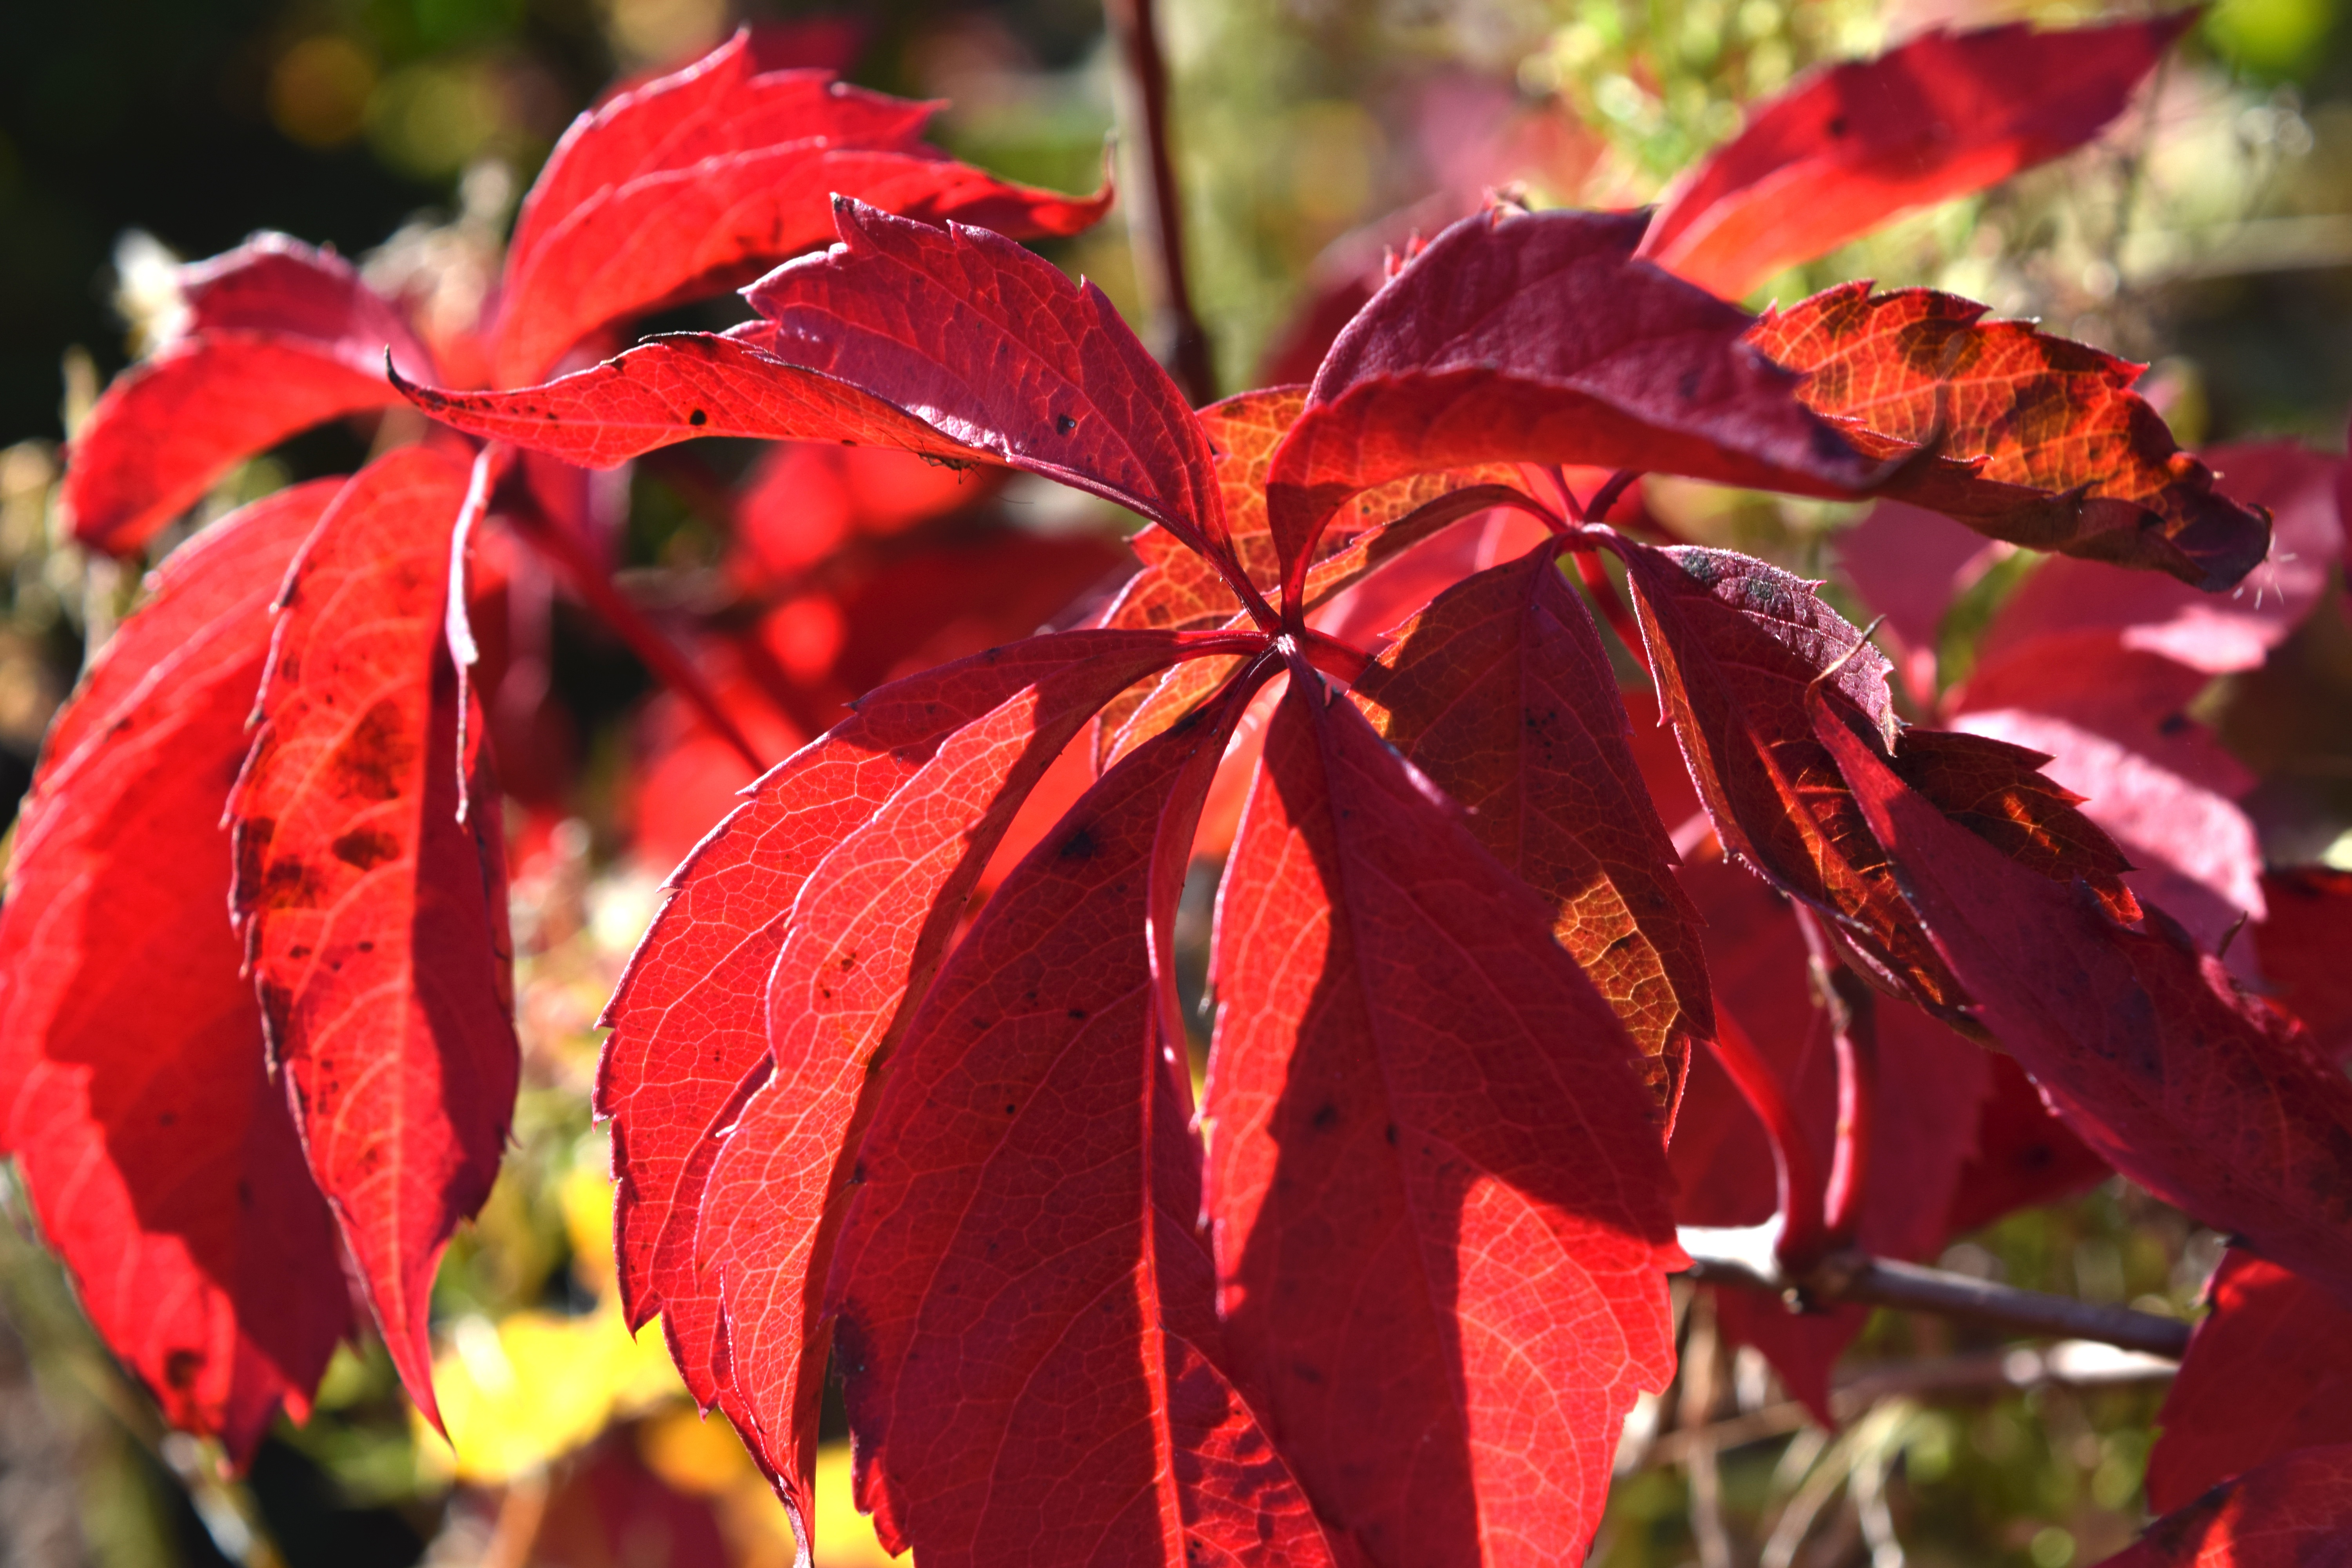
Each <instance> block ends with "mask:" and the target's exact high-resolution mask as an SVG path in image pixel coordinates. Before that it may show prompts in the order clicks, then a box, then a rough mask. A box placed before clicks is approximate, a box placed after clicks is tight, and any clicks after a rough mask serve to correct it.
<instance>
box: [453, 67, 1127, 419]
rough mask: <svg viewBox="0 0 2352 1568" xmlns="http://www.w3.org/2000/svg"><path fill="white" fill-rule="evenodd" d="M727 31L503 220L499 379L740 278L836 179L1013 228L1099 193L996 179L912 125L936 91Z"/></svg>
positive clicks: (822, 221)
mask: <svg viewBox="0 0 2352 1568" xmlns="http://www.w3.org/2000/svg"><path fill="white" fill-rule="evenodd" d="M753 56H754V49H753V47H752V42H751V37H750V36H749V35H748V34H747V33H739V34H738V35H737V36H736V37H734V38H733V39H732V40H730V42H728V43H726V44H724V45H722V46H720V47H719V48H718V49H715V50H713V51H712V52H711V53H710V54H709V55H707V56H705V57H704V58H701V59H700V60H698V61H696V62H695V63H694V64H693V65H691V66H689V67H688V68H686V69H684V70H682V71H679V72H677V73H676V74H675V75H672V76H667V77H664V78H662V79H659V80H656V81H652V82H648V83H646V84H645V85H644V86H642V87H639V88H636V89H632V90H630V91H627V92H625V93H622V94H621V95H619V96H618V97H616V98H614V99H613V100H610V101H609V102H606V103H604V105H602V106H600V107H599V108H597V109H596V110H594V111H593V112H592V113H589V114H586V115H583V116H582V117H581V118H580V119H579V120H578V121H574V122H573V124H572V129H571V130H569V131H567V132H565V133H564V137H563V140H562V142H559V143H558V144H557V146H556V149H555V152H554V153H552V154H551V156H550V157H549V159H548V163H547V167H546V169H545V170H544V171H543V172H542V173H541V176H540V178H539V181H538V183H537V184H536V185H535V186H534V187H533V189H532V191H531V193H530V196H529V197H528V198H527V199H526V200H525V202H524V204H523V208H522V212H521V215H520V216H519V217H518V219H517V220H516V224H515V237H514V242H513V244H512V246H511V247H509V252H508V260H507V269H506V275H505V279H504V281H503V285H502V289H501V294H500V300H501V308H500V310H499V315H498V319H497V322H496V325H495V327H494V329H493V334H494V342H495V350H494V353H495V356H496V362H497V366H498V373H499V379H500V380H501V381H502V382H503V383H505V384H509V385H513V384H519V383H523V382H529V381H530V380H532V379H533V378H535V377H537V376H540V375H541V374H545V372H546V371H547V369H548V367H549V366H550V365H551V364H552V363H555V361H556V359H557V358H558V357H559V356H560V355H561V354H562V353H563V351H564V350H566V349H568V348H570V347H571V346H572V344H573V343H575V342H578V341H579V340H580V339H581V338H583V337H584V336H586V335H587V334H588V333H589V332H591V331H594V330H595V329H596V328H598V327H601V326H604V325H605V324H607V323H609V322H613V321H621V320H624V319H625V318H627V317H630V316H635V315H640V314H643V313H644V312H646V311H647V310H653V309H655V308H657V307H659V306H661V305H663V304H666V303H668V302H671V301H673V300H683V299H688V298H693V297H695V296H698V295H702V294H715V293H718V292H719V291H720V290H721V289H731V288H734V287H736V286H738V285H740V284H742V283H747V282H749V281H751V279H753V278H755V277H757V276H758V275H759V274H760V273H761V272H763V271H765V270H767V269H768V268H770V267H772V266H774V265H775V264H776V263H777V262H779V261H782V260H784V259H785V258H788V257H792V256H795V255H797V254H799V253H800V252H802V251H803V250H806V249H808V248H809V247H812V246H817V245H823V244H825V243H826V242H828V241H829V240H831V239H832V237H833V215H832V212H831V210H830V208H831V203H830V200H829V198H830V196H831V195H832V194H833V193H835V192H841V193H844V194H846V195H854V196H856V197H859V198H861V199H863V200H865V201H868V202H872V203H874V204H875V205H878V206H881V207H884V208H886V209H887V210H889V211H892V212H897V213H903V214H905V215H906V216H909V217H916V218H920V219H922V220H924V221H926V222H930V223H939V222H942V221H944V220H946V219H948V218H956V219H960V220H961V221H963V222H965V223H974V224H981V225H983V226H987V227H989V228H992V229H995V230H996V231H998V232H999V233H1002V234H1008V235H1011V236H1013V237H1016V238H1026V237H1032V236H1035V235H1046V234H1052V235H1067V234H1076V233H1077V232H1078V231H1079V230H1080V229H1083V228H1085V227H1087V226H1088V225H1090V224H1092V223H1093V222H1095V221H1096V220H1097V218H1099V217H1101V216H1102V215H1103V212H1104V211H1105V210H1106V209H1107V208H1108V206H1109V205H1110V193H1109V191H1108V188H1106V189H1105V190H1103V191H1102V192H1100V193H1099V194H1097V195H1095V196H1092V197H1084V198H1082V197H1069V196H1061V195H1055V194H1054V193H1052V192H1048V191H1038V190H1032V189H1029V188H1027V187H1025V186H1021V185H1013V184H1006V183H1004V182H1003V181H1001V180H997V179H995V178H993V177H992V176H991V175H989V174H985V173H984V172H982V171H981V170H979V169H975V168H972V167H971V166H970V165H969V164H965V163H956V162H954V161H953V160H951V159H949V158H947V157H945V156H943V155H942V154H940V153H938V152H937V151H936V150H934V149H932V148H929V147H926V146H924V145H923V143H922V141H921V136H922V127H923V122H924V121H926V120H928V119H929V117H930V115H931V113H932V111H933V110H935V109H936V108H937V107H938V106H937V105H936V104H929V103H913V102H907V101H904V100H897V99H890V98H886V97H884V96H882V95H881V94H879V93H873V92H867V91H866V90H864V89H859V88H854V87H850V86H848V85H847V84H845V83H843V82H837V81H835V80H834V79H833V76H832V73H831V72H830V71H822V70H790V71H761V70H760V69H759V68H758V64H757V61H756V60H755V59H754V58H753Z"/></svg>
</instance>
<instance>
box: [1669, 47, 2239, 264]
mask: <svg viewBox="0 0 2352 1568" xmlns="http://www.w3.org/2000/svg"><path fill="white" fill-rule="evenodd" d="M2194 19H2195V13H2194V12H2189V11H2184V12H2179V13H2176V14H2175V15H2173V16H2162V17H2156V18H2152V19H2150V20H2147V21H2144V22H2127V23H2124V24H2121V25H2119V26H2105V27H2083V28H2077V29H2074V30H2072V31H2065V32H2047V33H2038V32H2033V31H2030V30H2029V29H2027V28H2026V27H2025V26H2022V25H2021V24H2019V25H2011V26H2004V27H1988V28H1984V29H1981V30H1979V31H1973V32H1966V33H1958V34H1953V33H1946V32H1941V31H1937V32H1932V33H1927V34H1925V35H1923V36H1921V37H1916V38H1913V39H1911V40H1910V41H1909V42H1907V43H1906V44H1904V45H1903V46H1902V47H1899V48H1895V49H1891V50H1889V51H1887V53H1885V55H1883V56H1881V57H1879V58H1877V59H1874V60H1851V61H1846V62H1843V63H1841V64H1838V65H1834V66H1832V67H1830V68H1827V69H1826V70H1822V71H1820V72H1818V73H1816V74H1814V75H1812V76H1810V77H1808V78H1806V79H1804V80H1802V81H1801V82H1799V83H1798V84H1797V85H1796V86H1794V87H1792V88H1790V89H1789V90H1788V91H1787V92H1785V93H1782V94H1781V95H1780V97H1778V98H1776V99H1774V100H1772V101H1771V102H1769V103H1768V104H1765V105H1762V106H1760V107H1759V108H1758V109H1757V110H1754V111H1753V112H1752V113H1751V114H1750V116H1749V118H1748V127H1747V129H1746V130H1744V131H1742V132H1740V133H1739V134H1738V136H1736V137H1734V138H1732V140H1731V141H1729V142H1726V143H1725V144H1724V145H1723V146H1721V147H1718V148H1717V149H1716V150H1715V151H1714V152H1713V153H1709V154H1708V155H1707V156H1706V158H1705V159H1703V160H1701V161H1700V162H1699V163H1696V165H1694V166H1693V167H1692V168H1691V169H1690V170H1689V171H1688V172H1687V173H1685V174H1684V175H1683V177H1682V178H1681V179H1680V180H1678V181H1677V182H1676V183H1675V188H1674V190H1673V191H1672V192H1670V193H1669V194H1668V195H1667V196H1666V198H1665V200H1664V202H1663V203H1662V204H1661V205H1659V207H1658V211H1657V216H1655V217H1654V218H1653V219H1652V220H1651V222H1650V229H1649V232H1648V233H1647V234H1646V235H1644V236H1643V239H1642V251H1641V253H1642V255H1643V256H1645V257H1647V258H1650V259H1651V260H1653V261H1655V262H1656V263H1657V264H1658V265H1659V266H1661V267H1664V268H1666V269H1667V270H1668V271H1670V272H1675V273H1678V274H1680V275H1681V276H1682V277H1685V278H1687V279H1690V280H1691V281H1692V282H1694V283H1696V284H1697V285H1698V286H1699V287H1700V288H1702V289H1707V290H1709V291H1711V292H1713V293H1717V294H1721V295H1724V296H1725V297H1727V298H1730V299H1737V298H1738V297H1739V296H1740V295H1742V294H1745V293H1747V292H1748V290H1749V289H1753V288H1755V287H1756V286H1757V285H1758V284H1759V283H1761V282H1763V281H1764V280H1765V279H1767V278H1769V277H1770V276H1771V275H1772V274H1773V273H1775V272H1778V271H1780V269H1781V268H1784V267H1793V266H1795V265H1797V264H1798V263H1800V262H1803V261H1811V260H1812V259H1813V258H1815V257H1819V256H1825V255H1827V254H1828V253H1829V252H1830V251H1832V250H1834V249H1835V248H1837V247H1839V246H1841V245H1843V244H1844V243H1845V242H1846V241H1847V240H1849V239H1853V238H1854V237H1857V236H1860V235H1864V234H1867V233H1868V232H1870V231H1871V230H1872V229H1874V228H1877V227H1879V226H1882V225H1883V224H1885V222H1886V221H1887V220H1888V219H1890V218H1892V217H1894V216H1895V215H1897V214H1898V213H1902V212H1905V211H1907V210H1908V209H1910V208H1912V207H1916V206H1925V205H1927V204H1929V203H1931V202H1939V201H1943V200H1945V199H1947V198H1948V197H1951V196H1957V195H1965V194H1966V193H1968V192H1969V191H1973V190H1979V189H1981V188H1982V187H1984V186H1986V185H1990V184H1994V183H1996V182H1998V181H2000V180H2004V179H2007V178H2008V177H2009V176H2010V175H2011V174H2015V173H2017V172H2018V171H2019V170H2021V169H2027V168H2031V167H2032V166H2033V165H2034V164H2036V163H2044V162H2046V161H2048V160H2049V159H2052V158H2055V157H2057V156H2059V155H2060V154H2061V153H2066V152H2069V151H2071V150H2072V149H2074V148H2075V147H2078V146H2080V145H2082V144H2083V143H2084V142H2087V141H2089V140H2090V139H2091V138H2092V137H2094V136H2095V135H2097V134H2098V133H2099V132H2100V130H2101V129H2102V128H2103V127H2105V125H2106V124H2107V122H2108V121H2111V120H2113V119H2115V117H2116V115H2118V114H2120V113H2122V112H2123V110H2124V106H2125V104H2126V103H2127V102H2129V101H2130V99H2131V95H2132V89H2134V88H2136V87H2137V86H2138V85H2139V83H2140V80H2141V79H2143V78H2145V77H2146V76H2147V73H2148V72H2149V71H2150V70H2151V69H2153V68H2154V67H2155V65H2156V62H2157V61H2158V59H2160V58H2163V55H2164V51H2165V50H2166V49H2167V48H2168V47H2170V46H2171V44H2172V41H2173V40H2174V39H2175V38H2177V37H2179V36H2180V33H2181V30H2182V29H2183V28H2185V27H2187V26H2189V23H2190V22H2191V21H2192V20H2194Z"/></svg>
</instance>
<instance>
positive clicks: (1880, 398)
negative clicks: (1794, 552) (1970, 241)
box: [1748, 281, 2271, 593]
mask: <svg viewBox="0 0 2352 1568" xmlns="http://www.w3.org/2000/svg"><path fill="white" fill-rule="evenodd" d="M1870 289H1871V286H1870V284H1869V283H1868V282H1867V281H1859V282H1853V283H1841V284H1839V285H1837V286H1836V287H1835V288H1832V289H1824V290H1823V291H1822V292H1821V293H1819V294H1816V295H1814V296H1813V297H1812V298H1811V299H1810V300H1803V301H1801V302H1800V303H1798V304H1796V305H1792V306H1790V308H1789V309H1788V310H1769V311H1767V312H1766V313H1765V315H1764V316H1763V318H1762V319H1761V320H1759V321H1758V322H1757V323H1756V326H1755V330H1754V331H1751V332H1749V333H1748V342H1749V343H1750V344H1752V345H1753V346H1755V347H1756V348H1758V349H1760V350H1761V351H1763V352H1764V353H1767V354H1769V355H1770V356H1771V357H1772V359H1773V360H1774V361H1775V362H1776V363H1780V364H1782V365H1786V366H1787V367H1789V368H1790V369H1791V370H1795V371H1801V372H1802V373H1804V374H1805V377H1806V379H1805V382H1804V384H1803V388H1802V391H1801V396H1802V397H1803V398H1804V401H1805V404H1806V405H1807V406H1808V407H1810V408H1811V409H1812V410H1814V411H1815V412H1816V413H1819V414H1821V415H1822V416H1826V417H1828V418H1829V419H1831V420H1832V421H1833V422H1834V423H1835V424H1836V426H1837V427H1838V429H1839V430H1840V431H1841V432H1843V435H1844V436H1845V437H1846V438H1847V439H1849V440H1850V441H1852V442H1853V444H1854V445H1855V446H1856V447H1860V448H1861V449H1862V450H1864V452H1867V453H1869V454H1871V455H1872V456H1873V457H1876V458H1886V459H1890V460H1891V459H1895V458H1905V457H1910V456H1913V455H1915V454H1917V453H1919V452H1920V451H1921V450H1922V448H1923V446H1924V445H1925V444H1927V443H1930V442H1933V443H1935V444H1936V451H1935V455H1934V456H1933V457H1932V458H1929V459H1928V460H1926V461H1915V462H1910V463H1906V464H1904V465H1903V466H1902V467H1900V468H1897V469H1896V470H1895V472H1894V473H1893V474H1892V476H1891V477H1890V478H1889V479H1888V481H1887V483H1886V485H1885V489H1883V491H1882V492H1881V493H1883V494H1885V495H1889V496H1892V497H1894V498H1895V499H1896V500H1906V501H1910V502H1912V503H1913V504H1914V505H1917V506H1923V507H1927V508H1928V509H1929V510H1934V511H1940V512H1943V513H1944V514H1945V515H1947V516H1948V517H1953V518H1957V519H1958V520H1959V521H1962V522H1965V523H1967V524H1968V525H1969V527H1971V528H1973V529H1976V530H1977V531H1979V532H1981V533H1985V534H1988V535H1990V536H1991V537H1992V538H1995V539H2005V540H2008V541H2010V542H2013V543H2017V544H2023V545H2028V546H2030V547H2032V548H2033V549H2035V550H2052V551H2057V552H2061V553H2063V554H2067V555H2081V556H2087V557H2089V558H2091V559H2093V560H2098V561H2112V562H2115V563H2117V564H2119V565H2125V566H2140V567H2147V568H2150V569H2153V570H2156V571H2159V572H2168V573H2170V574H2172V575H2174V576H2176V577H2178V578H2179V579H2180V580H2181V581H2182V582H2184V583H2187V584H2190V585H2191V586H2194V587H2198V588H2202V589H2204V590H2206V591H2207V592H2209V593H2211V592H2218V591H2220V590H2221V589H2224V588H2229V587H2232V586H2234V585H2235V584H2237V583H2238V582H2239V580H2240V579H2242V578H2243V577H2244V576H2245V575H2246V574H2247V573H2248V572H2250V571H2252V569H2253V568H2254V566H2255V565H2256V564H2257V563H2260V562H2261V561H2262V559H2263V556H2264V555H2265V554H2267V553H2268V552H2269V550H2270V542H2271V529H2270V521H2269V519H2268V517H2267V516H2266V515H2265V514H2263V513H2262V512H2260V511H2257V510H2253V509H2252V508H2249V507H2247V506H2245V505H2242V504H2241V503H2240V502H2238V501H2235V500H2231V499H2230V498H2229V497H2227V496H2225V495H2222V494H2221V493H2219V492H2217V491H2216V490H2215V489H2214V488H2213V471H2212V470H2211V469H2210V468H2207V467H2206V466H2205V465H2204V464H2203V463H2201V462H2200V461H2198V460H2197V458H2194V457H2192V456H2190V455H2189V453H2187V452H2184V451H2182V450H2180V448H2179V446H2177V445H2176V444H2175V443H2174V441H2173V439H2172V433H2171V432H2170V431H2169V430H2168V429H2166V428H2165V425H2164V421H2163V419H2162V418H2160V417H2159V416H2158V414H2157V412H2156V410H2155V409H2153V408H2151V407H2150V406H2148V404H2147V399H2145V398H2143V397H2141V396H2140V395H2138V394H2137V393H2136V392H2134V391H2132V389H2131V387H2132V384H2133V383H2134V382H2135V381H2137V380H2138V379H2139V375H2140V372H2141V371H2142V370H2143V369H2145V368H2146V367H2145V366H2141V365H2136V364H2133V363H2129V362H2128V361H2126V360H2120V359H2117V358H2116V356H2115V355H2113V354H2110V353H2104V352H2102V351H2101V350H2098V349H2095V348H2091V347H2089V346H2088V345H2086V344H2083V343H2077V342H2068V341H2067V340H2065V339H2063V338H2054V337H2051V336H2049V335H2048V334H2046V333H2044V332H2042V331H2038V330H2037V329H2036V328H2035V327H2034V326H2033V324H2032V322H2030V321H1984V320H1983V319H1982V318H1983V316H1984V313H1985V307H1984V306H1982V305H1979V304H1976V303H1974V302H1972V301H1970V300H1962V299H1959V298H1958V297H1957V296H1955V295H1950V294H1939V293H1937V292H1936V291H1935V290H1933V289H1893V290H1890V291H1889V292H1887V293H1885V294H1878V295H1873V294H1872V293H1871V291H1870Z"/></svg>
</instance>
